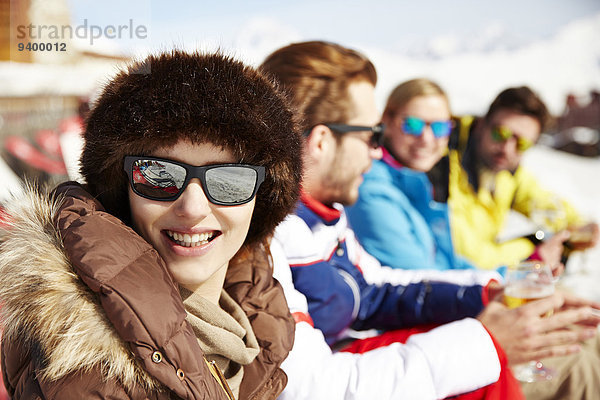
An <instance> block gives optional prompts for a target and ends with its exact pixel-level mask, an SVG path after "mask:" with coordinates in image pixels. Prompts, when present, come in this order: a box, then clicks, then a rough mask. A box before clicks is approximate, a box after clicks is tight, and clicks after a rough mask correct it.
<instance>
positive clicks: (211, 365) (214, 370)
mask: <svg viewBox="0 0 600 400" xmlns="http://www.w3.org/2000/svg"><path fill="white" fill-rule="evenodd" d="M204 361H206V364H207V365H208V369H209V370H210V373H211V374H212V376H213V377H214V378H215V379H216V380H217V382H218V383H219V385H220V386H221V387H222V388H223V390H224V391H225V394H226V395H227V397H228V398H229V400H235V396H234V395H233V392H232V391H231V388H230V387H229V385H228V384H227V379H225V376H224V375H223V373H222V372H221V370H220V369H219V366H218V365H217V363H216V362H214V360H213V361H208V360H207V359H206V358H205V359H204Z"/></svg>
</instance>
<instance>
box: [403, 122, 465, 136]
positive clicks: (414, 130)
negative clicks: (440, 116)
mask: <svg viewBox="0 0 600 400" xmlns="http://www.w3.org/2000/svg"><path fill="white" fill-rule="evenodd" d="M427 125H429V126H430V127H431V131H432V132H433V136H435V137H436V138H438V139H440V138H445V137H446V136H449V135H450V133H451V132H452V126H453V123H452V121H451V120H448V121H433V122H427V121H425V120H424V119H422V118H417V117H404V118H402V130H403V131H404V133H407V134H409V135H413V136H421V135H422V134H423V131H424V130H425V128H426V127H427Z"/></svg>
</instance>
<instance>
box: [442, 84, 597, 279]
mask: <svg viewBox="0 0 600 400" xmlns="http://www.w3.org/2000/svg"><path fill="white" fill-rule="evenodd" d="M550 121H551V117H550V114H549V113H548V110H547V108H546V106H545V104H544V103H543V101H542V100H541V99H540V97H539V96H538V95H537V94H536V93H534V92H533V91H532V90H531V89H530V88H528V87H526V86H522V87H514V88H508V89H506V90H503V91H502V92H501V93H500V94H499V95H498V96H497V97H496V99H495V100H494V101H493V102H492V104H491V105H490V107H489V110H488V112H487V113H486V115H485V116H484V117H483V118H481V119H477V120H473V118H470V117H466V118H462V119H461V120H460V124H459V129H458V130H457V132H456V133H457V135H456V137H455V138H454V140H451V144H450V147H451V151H450V154H449V170H450V173H449V182H448V185H449V198H448V203H449V206H450V221H451V228H452V235H453V240H454V245H455V250H456V252H457V253H459V254H461V255H463V256H465V257H466V258H468V259H469V260H470V261H472V262H473V264H474V265H477V266H478V267H480V268H486V269H493V268H496V267H498V266H501V265H509V264H512V263H515V262H518V261H520V260H523V259H525V258H528V257H531V256H532V254H533V257H534V258H536V257H537V258H541V259H544V260H545V261H547V262H549V263H550V264H554V263H556V262H558V260H559V259H560V252H561V250H562V249H561V248H560V246H558V247H556V246H555V247H554V248H552V247H550V248H548V246H543V245H542V246H540V247H536V245H538V244H540V243H539V239H541V238H540V236H539V235H538V236H537V238H536V237H535V236H531V237H530V238H529V239H527V238H521V239H515V240H509V241H505V242H502V243H498V242H497V238H498V236H499V234H500V232H501V231H502V229H503V228H504V225H505V222H506V219H507V217H508V213H509V211H510V210H514V211H517V212H519V213H522V214H524V215H526V216H528V217H531V218H532V219H533V220H535V221H534V222H536V223H537V224H543V225H544V226H541V227H540V228H544V229H545V230H549V231H552V232H559V231H561V230H565V229H566V230H569V231H570V232H571V239H570V240H569V242H567V245H570V246H571V247H572V248H576V249H579V250H582V249H585V248H588V247H592V246H594V245H595V244H596V243H597V241H598V225H597V224H595V223H586V222H585V221H584V220H583V219H582V218H581V217H580V216H579V214H578V213H577V212H576V211H575V209H574V208H573V207H572V206H571V205H570V204H569V203H568V202H566V201H565V200H564V199H561V198H559V197H558V196H556V195H555V194H553V193H551V192H549V191H548V190H545V189H543V188H542V187H541V186H540V185H539V184H538V182H537V181H536V179H535V178H534V177H533V175H531V174H530V173H529V172H527V171H526V170H525V169H524V168H523V167H522V166H521V165H520V163H521V159H522V157H523V154H524V152H525V151H526V150H527V149H529V148H530V147H531V146H533V145H534V144H535V142H537V140H538V138H539V137H540V134H541V132H543V131H544V130H545V129H546V128H547V126H548V124H549V122H550ZM548 167H549V168H551V166H548ZM438 192H444V191H443V190H439V191H438ZM563 237H564V238H565V239H566V238H568V237H569V235H563ZM557 244H560V243H557Z"/></svg>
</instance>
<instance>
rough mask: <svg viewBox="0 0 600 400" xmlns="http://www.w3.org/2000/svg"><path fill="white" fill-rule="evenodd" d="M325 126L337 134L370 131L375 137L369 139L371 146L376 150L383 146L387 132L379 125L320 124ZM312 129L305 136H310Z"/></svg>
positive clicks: (381, 124)
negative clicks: (384, 135)
mask: <svg viewBox="0 0 600 400" xmlns="http://www.w3.org/2000/svg"><path fill="white" fill-rule="evenodd" d="M319 125H325V126H326V127H328V128H329V129H331V130H332V131H334V132H337V133H350V132H364V131H370V132H371V133H372V134H373V135H372V136H371V138H370V139H369V145H370V146H371V147H373V148H375V149H377V148H379V147H381V146H383V134H384V132H385V125H384V124H383V123H379V124H377V125H375V126H363V125H347V124H319ZM315 126H316V125H315ZM311 131H312V129H309V130H307V131H305V132H304V135H305V136H308V135H310V132H311Z"/></svg>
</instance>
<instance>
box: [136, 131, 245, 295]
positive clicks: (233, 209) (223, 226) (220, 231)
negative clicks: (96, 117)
mask: <svg viewBox="0 0 600 400" xmlns="http://www.w3.org/2000/svg"><path fill="white" fill-rule="evenodd" d="M151 155H152V156H153V157H160V158H166V159H169V160H173V161H179V162H183V163H186V164H189V165H193V166H203V165H211V164H222V163H236V162H238V160H236V159H234V157H233V155H232V153H231V152H230V151H229V150H224V149H222V148H220V147H216V146H214V145H212V144H210V143H204V144H191V143H189V142H186V141H179V142H178V143H177V144H176V145H175V146H173V147H169V148H164V149H159V150H157V151H155V152H153V153H152V154H151ZM255 201H256V199H252V201H250V202H248V203H246V204H242V205H237V206H222V205H215V204H213V203H211V202H210V201H209V200H208V199H207V197H206V195H205V193H204V191H203V189H202V186H201V184H200V181H199V179H198V178H193V179H192V180H191V181H190V183H189V184H188V185H187V187H186V188H185V189H184V192H183V193H182V194H181V195H180V196H179V197H178V198H177V199H176V200H175V201H155V200H150V199H146V198H143V197H141V196H139V195H137V194H135V193H134V192H133V191H132V189H131V187H129V204H130V208H131V218H132V221H133V225H134V228H135V229H136V231H137V232H138V233H139V234H140V235H141V236H142V237H143V238H144V239H146V241H148V242H149V243H150V244H152V246H153V247H154V248H155V249H156V250H157V251H158V253H159V254H160V256H161V257H162V259H163V260H164V261H165V263H166V265H167V267H168V269H169V271H170V272H171V274H172V276H173V278H174V279H175V281H176V282H177V283H179V284H180V285H181V286H183V287H186V288H187V289H189V290H192V291H194V290H196V289H198V288H199V287H201V286H203V285H207V284H209V282H212V284H210V285H211V286H214V287H215V288H219V289H220V288H221V287H222V284H223V279H224V277H225V273H226V271H227V266H228V264H229V261H230V260H231V258H232V257H233V256H234V255H235V254H236V252H237V251H238V250H239V249H240V247H241V246H242V244H243V243H244V240H245V238H246V235H247V233H248V228H249V227H250V220H251V218H252V212H253V211H254V204H255Z"/></svg>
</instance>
